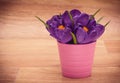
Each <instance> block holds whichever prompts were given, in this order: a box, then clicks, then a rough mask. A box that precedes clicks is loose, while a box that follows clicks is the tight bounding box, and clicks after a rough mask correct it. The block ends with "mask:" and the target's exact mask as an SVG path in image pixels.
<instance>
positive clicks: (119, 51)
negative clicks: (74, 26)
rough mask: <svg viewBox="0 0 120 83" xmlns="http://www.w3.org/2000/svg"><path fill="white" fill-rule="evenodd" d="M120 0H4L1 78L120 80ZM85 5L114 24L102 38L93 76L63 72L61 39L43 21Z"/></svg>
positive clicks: (0, 81)
mask: <svg viewBox="0 0 120 83" xmlns="http://www.w3.org/2000/svg"><path fill="white" fill-rule="evenodd" d="M119 5H120V1H119V0H91V1H90V0H0V83H120V28H119V27H120V20H119V19H120V15H119V14H120V11H119V10H120V7H119ZM74 8H77V9H80V10H81V11H82V12H87V13H90V14H92V13H93V12H95V11H96V10H97V9H99V8H101V9H102V10H101V12H100V13H99V14H97V15H96V19H98V18H99V17H100V16H105V18H104V19H103V20H102V21H101V23H102V24H105V23H106V22H107V21H108V20H111V23H110V24H109V25H108V27H107V28H106V31H105V33H104V35H103V36H102V37H101V38H100V39H99V40H98V41H97V45H96V51H95V57H94V65H93V71H92V76H91V77H89V78H84V79H70V78H65V77H63V76H62V75H61V69H60V62H59V56H58V50H57V43H56V41H55V40H54V39H53V38H51V37H50V36H49V33H48V32H47V31H46V29H45V27H44V25H43V24H42V23H40V22H39V21H38V20H37V19H36V18H35V17H34V16H36V15H37V16H39V17H41V18H42V19H43V20H45V21H46V20H47V19H49V18H51V16H52V15H55V14H59V13H62V12H63V11H65V10H71V9H74Z"/></svg>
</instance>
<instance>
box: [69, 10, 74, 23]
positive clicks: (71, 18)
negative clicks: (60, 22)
mask: <svg viewBox="0 0 120 83" xmlns="http://www.w3.org/2000/svg"><path fill="white" fill-rule="evenodd" d="M68 15H69V17H70V20H71V21H72V23H73V25H74V20H73V17H72V15H71V13H70V12H69V11H68Z"/></svg>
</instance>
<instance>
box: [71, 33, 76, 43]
mask: <svg viewBox="0 0 120 83" xmlns="http://www.w3.org/2000/svg"><path fill="white" fill-rule="evenodd" d="M71 35H72V38H73V43H74V44H77V39H76V37H75V34H74V33H72V32H71Z"/></svg>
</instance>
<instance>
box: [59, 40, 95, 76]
mask: <svg viewBox="0 0 120 83" xmlns="http://www.w3.org/2000/svg"><path fill="white" fill-rule="evenodd" d="M95 45H96V42H93V43H89V44H77V45H75V44H63V43H59V42H58V49H59V55H60V61H61V68H62V74H63V76H65V77H69V78H83V77H89V76H91V71H92V64H93V58H94V50H95Z"/></svg>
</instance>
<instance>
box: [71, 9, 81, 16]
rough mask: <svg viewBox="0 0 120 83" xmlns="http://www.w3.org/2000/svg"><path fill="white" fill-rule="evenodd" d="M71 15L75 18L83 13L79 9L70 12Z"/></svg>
mask: <svg viewBox="0 0 120 83" xmlns="http://www.w3.org/2000/svg"><path fill="white" fill-rule="evenodd" d="M70 14H71V15H72V17H74V16H78V15H80V14H81V12H80V11H79V10H77V9H73V10H71V11H70Z"/></svg>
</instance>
